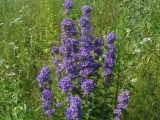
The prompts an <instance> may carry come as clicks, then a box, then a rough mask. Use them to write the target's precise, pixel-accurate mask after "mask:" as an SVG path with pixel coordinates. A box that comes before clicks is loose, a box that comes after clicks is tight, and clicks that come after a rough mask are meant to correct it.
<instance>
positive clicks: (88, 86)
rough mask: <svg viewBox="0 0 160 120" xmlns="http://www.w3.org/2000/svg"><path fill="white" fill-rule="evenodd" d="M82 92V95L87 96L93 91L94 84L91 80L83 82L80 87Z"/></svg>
mask: <svg viewBox="0 0 160 120" xmlns="http://www.w3.org/2000/svg"><path fill="white" fill-rule="evenodd" d="M81 88H82V90H83V91H84V95H86V96H87V95H89V94H90V93H91V92H93V90H94V82H93V80H85V81H84V82H83V83H82V85H81Z"/></svg>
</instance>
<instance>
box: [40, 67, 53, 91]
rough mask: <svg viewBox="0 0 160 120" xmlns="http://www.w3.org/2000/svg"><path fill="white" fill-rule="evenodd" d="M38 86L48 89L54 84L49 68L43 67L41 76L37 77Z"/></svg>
mask: <svg viewBox="0 0 160 120" xmlns="http://www.w3.org/2000/svg"><path fill="white" fill-rule="evenodd" d="M37 81H38V85H39V86H40V87H42V88H46V87H47V86H48V85H49V84H51V83H52V80H51V77H50V69H49V68H48V67H43V68H42V69H41V72H40V74H39V75H38V76H37Z"/></svg>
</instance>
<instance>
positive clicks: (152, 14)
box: [0, 0, 160, 120]
mask: <svg viewBox="0 0 160 120" xmlns="http://www.w3.org/2000/svg"><path fill="white" fill-rule="evenodd" d="M62 3H63V1H61V0H0V120H44V119H46V120H47V119H49V118H47V117H45V116H44V115H43V111H42V110H41V108H40V105H41V100H40V92H39V87H38V86H37V81H36V76H37V74H38V72H39V69H40V68H41V67H42V66H46V65H47V66H50V67H51V68H52V70H53V71H54V67H53V64H52V59H53V57H52V54H51V52H50V49H51V47H52V46H53V45H59V44H60V33H61V30H60V23H61V21H62V20H63V7H62ZM74 3H75V6H74V9H73V10H72V15H70V17H72V19H74V20H78V19H79V18H80V16H81V11H80V10H81V7H82V5H84V4H89V5H92V7H93V12H92V24H93V26H94V31H93V33H94V35H95V36H97V37H101V36H103V37H104V36H105V35H106V34H107V33H108V32H110V31H113V32H115V33H116V34H118V36H119V39H118V41H117V43H116V44H117V48H118V53H117V56H118V58H117V67H116V71H117V77H116V85H117V88H118V89H120V88H126V87H127V88H129V89H130V90H131V94H132V97H131V100H130V102H129V108H128V110H127V111H126V112H125V113H124V117H123V119H124V120H160V77H159V76H160V1H159V0H74ZM52 77H53V79H54V78H55V75H54V74H52ZM54 80H55V83H56V79H54ZM52 87H53V90H54V91H55V95H56V96H57V97H58V98H59V99H61V96H60V95H59V94H58V91H57V90H56V87H55V86H54V85H53V86H52ZM54 119H55V118H54ZM56 120H61V118H60V117H58V116H57V118H56Z"/></svg>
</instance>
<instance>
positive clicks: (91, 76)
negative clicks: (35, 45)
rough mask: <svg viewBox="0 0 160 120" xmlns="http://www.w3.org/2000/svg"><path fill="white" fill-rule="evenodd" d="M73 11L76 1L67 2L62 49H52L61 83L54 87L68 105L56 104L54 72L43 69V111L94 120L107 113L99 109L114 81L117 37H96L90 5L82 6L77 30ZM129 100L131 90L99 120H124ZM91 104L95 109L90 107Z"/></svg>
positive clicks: (79, 119)
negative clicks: (110, 116)
mask: <svg viewBox="0 0 160 120" xmlns="http://www.w3.org/2000/svg"><path fill="white" fill-rule="evenodd" d="M72 8H73V2H72V1H71V0H66V1H65V2H64V15H65V18H64V20H63V21H62V23H61V31H62V33H61V46H54V47H53V48H52V53H53V54H54V66H55V67H56V71H55V74H56V77H57V80H58V82H57V86H58V87H57V86H54V87H57V89H60V90H61V94H62V95H63V96H65V97H63V98H64V99H63V100H62V102H64V101H65V105H63V104H62V103H60V102H57V101H56V96H54V94H53V92H52V89H51V83H52V80H51V77H50V73H51V71H50V70H49V68H48V67H43V68H42V69H41V72H40V74H39V75H38V77H37V80H38V85H39V86H40V88H41V89H42V99H43V102H44V103H43V104H42V109H43V110H44V113H45V115H47V116H49V117H54V115H56V114H60V113H59V112H56V111H57V109H60V108H65V111H64V110H61V112H62V113H63V115H62V117H63V118H62V119H66V118H67V119H69V120H82V119H92V118H93V116H92V114H98V112H97V111H101V112H102V113H104V110H103V109H101V108H98V107H97V106H98V105H102V103H101V102H102V101H105V100H106V98H105V97H106V96H105V93H104V91H107V90H109V86H111V85H112V84H111V83H112V81H113V80H114V74H113V72H114V68H115V67H116V46H115V44H114V43H115V41H116V40H117V39H118V37H117V35H116V34H114V33H109V34H108V35H106V40H103V39H102V38H96V37H95V36H93V34H92V31H93V26H92V25H91V23H90V18H91V11H92V7H91V6H87V5H84V6H83V7H82V16H81V18H80V19H79V21H78V26H79V28H80V29H79V31H78V30H77V27H76V24H75V22H74V21H73V20H72V19H71V18H69V17H68V16H69V14H70V13H71V9H72ZM106 47H107V50H106V49H105V48H106ZM101 91H102V92H101ZM97 94H99V95H100V96H101V98H102V97H103V95H104V99H103V100H102V101H96V100H95V99H97V98H96V97H95V96H97ZM107 99H111V100H108V101H107V102H108V103H106V104H110V106H114V104H115V103H113V102H111V101H112V99H114V98H113V97H111V98H109V97H108V98H107ZM128 100H129V91H127V90H126V91H123V92H122V93H121V95H120V96H119V97H118V101H119V104H118V105H117V106H116V108H115V110H114V109H113V108H110V111H112V112H108V113H107V112H106V113H104V114H103V115H102V116H99V119H102V120H104V119H105V118H106V117H105V116H109V114H113V115H114V114H115V115H114V116H115V120H119V119H121V113H122V110H124V109H126V108H127V104H128ZM105 102H106V101H105ZM91 105H92V107H91V108H92V109H91V108H90V107H89V106H91ZM94 108H96V109H94ZM90 109H91V110H90ZM62 113H61V114H62ZM112 117H113V116H112ZM55 119H56V118H55Z"/></svg>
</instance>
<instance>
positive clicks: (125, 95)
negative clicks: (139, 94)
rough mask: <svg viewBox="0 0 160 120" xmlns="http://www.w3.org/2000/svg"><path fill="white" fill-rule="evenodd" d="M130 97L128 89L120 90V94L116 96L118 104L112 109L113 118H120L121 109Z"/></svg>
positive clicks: (125, 105) (115, 119)
mask: <svg viewBox="0 0 160 120" xmlns="http://www.w3.org/2000/svg"><path fill="white" fill-rule="evenodd" d="M129 98H130V93H129V90H122V91H121V93H120V95H119V96H118V102H119V103H118V104H117V106H116V109H115V110H114V114H115V118H114V120H121V116H122V110H125V109H127V107H128V101H129Z"/></svg>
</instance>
